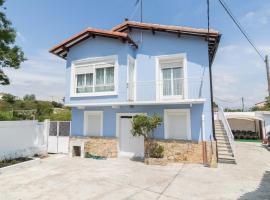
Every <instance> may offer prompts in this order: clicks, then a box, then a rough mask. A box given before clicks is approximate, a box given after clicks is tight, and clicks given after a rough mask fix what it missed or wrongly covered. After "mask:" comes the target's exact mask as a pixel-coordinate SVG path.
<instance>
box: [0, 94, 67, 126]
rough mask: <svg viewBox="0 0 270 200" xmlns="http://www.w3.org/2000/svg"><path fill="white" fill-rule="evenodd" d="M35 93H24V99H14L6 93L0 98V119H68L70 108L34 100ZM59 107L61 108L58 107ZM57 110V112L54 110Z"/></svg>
mask: <svg viewBox="0 0 270 200" xmlns="http://www.w3.org/2000/svg"><path fill="white" fill-rule="evenodd" d="M34 97H35V95H25V98H24V100H15V96H13V95H11V94H8V95H5V96H4V98H3V99H2V100H0V121H3V120H32V119H38V120H39V121H43V120H44V119H50V120H52V121H56V120H59V121H70V120H71V110H70V108H65V107H63V105H62V104H61V103H57V102H49V101H39V100H34V99H35V98H34ZM59 107H61V108H59ZM56 111H57V112H56Z"/></svg>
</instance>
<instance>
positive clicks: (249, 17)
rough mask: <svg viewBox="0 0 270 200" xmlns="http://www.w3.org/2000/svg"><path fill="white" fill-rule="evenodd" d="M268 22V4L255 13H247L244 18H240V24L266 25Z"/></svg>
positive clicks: (269, 14)
mask: <svg viewBox="0 0 270 200" xmlns="http://www.w3.org/2000/svg"><path fill="white" fill-rule="evenodd" d="M269 21H270V4H268V5H264V6H263V7H261V8H260V9H258V10H256V11H250V12H248V13H247V14H246V15H245V16H244V17H242V18H241V20H240V22H241V23H243V24H245V25H249V26H257V25H266V24H268V23H269Z"/></svg>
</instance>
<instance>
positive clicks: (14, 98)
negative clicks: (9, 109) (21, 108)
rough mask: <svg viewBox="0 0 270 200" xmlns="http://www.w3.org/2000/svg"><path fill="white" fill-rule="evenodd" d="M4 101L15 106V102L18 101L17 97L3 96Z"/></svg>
mask: <svg viewBox="0 0 270 200" xmlns="http://www.w3.org/2000/svg"><path fill="white" fill-rule="evenodd" d="M2 100H3V101H5V102H7V103H11V104H13V103H14V102H15V100H16V97H15V96H14V95H12V94H4V95H3V96H2Z"/></svg>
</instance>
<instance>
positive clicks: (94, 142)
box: [70, 137, 118, 158]
mask: <svg viewBox="0 0 270 200" xmlns="http://www.w3.org/2000/svg"><path fill="white" fill-rule="evenodd" d="M76 140H79V141H80V142H82V143H83V151H82V152H83V153H84V154H85V153H90V154H93V155H96V156H103V157H107V158H115V157H117V155H118V151H117V145H118V140H117V138H112V137H71V138H70V142H71V143H74V142H75V141H76Z"/></svg>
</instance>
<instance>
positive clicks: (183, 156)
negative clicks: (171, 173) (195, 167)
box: [145, 139, 215, 164]
mask: <svg viewBox="0 0 270 200" xmlns="http://www.w3.org/2000/svg"><path fill="white" fill-rule="evenodd" d="M155 143H157V144H158V145H161V146H163V147H164V158H165V159H167V160H168V162H188V163H203V145H202V142H195V141H187V140H163V139H150V140H149V144H148V142H147V141H145V149H147V146H148V145H150V147H151V145H154V144H155ZM212 146H213V147H214V146H215V143H213V145H212ZM206 151H207V153H206V154H207V161H208V163H209V164H210V162H211V157H212V156H211V155H212V153H211V144H210V142H207V143H206ZM214 153H215V150H214ZM214 157H215V156H214Z"/></svg>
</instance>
